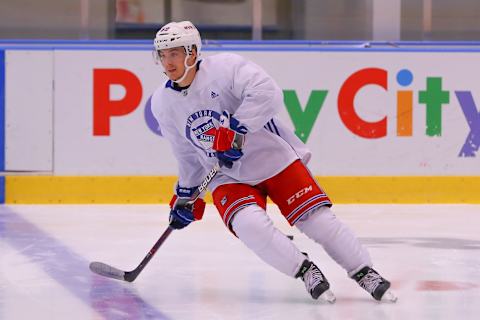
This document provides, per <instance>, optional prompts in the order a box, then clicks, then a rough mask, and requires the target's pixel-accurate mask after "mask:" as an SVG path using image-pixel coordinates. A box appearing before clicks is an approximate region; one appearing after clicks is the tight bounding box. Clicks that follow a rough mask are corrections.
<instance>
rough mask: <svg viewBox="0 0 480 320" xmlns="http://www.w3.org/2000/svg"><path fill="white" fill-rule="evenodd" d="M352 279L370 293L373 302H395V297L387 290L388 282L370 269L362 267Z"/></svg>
mask: <svg viewBox="0 0 480 320" xmlns="http://www.w3.org/2000/svg"><path fill="white" fill-rule="evenodd" d="M352 279H353V280H355V281H356V282H357V283H358V284H359V285H360V287H362V288H363V289H365V290H366V291H367V292H368V293H370V294H371V295H372V297H373V298H374V299H375V300H378V301H387V302H396V301H397V297H396V296H395V295H394V294H393V292H392V291H391V290H389V288H390V282H389V281H387V280H386V279H384V278H383V277H382V276H381V275H380V274H378V272H377V271H375V270H374V269H372V268H370V267H364V268H363V269H362V270H360V271H359V272H357V273H356V274H355V275H354V276H353V277H352Z"/></svg>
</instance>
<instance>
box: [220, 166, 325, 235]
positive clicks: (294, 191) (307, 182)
mask: <svg viewBox="0 0 480 320" xmlns="http://www.w3.org/2000/svg"><path fill="white" fill-rule="evenodd" d="M267 196H269V197H270V199H272V201H273V202H274V203H275V204H276V205H278V207H279V208H280V211H281V212H282V215H283V216H284V217H285V219H287V221H288V223H289V224H290V225H294V224H295V222H297V221H298V220H299V219H300V218H301V217H302V215H303V214H305V213H306V212H308V211H310V210H312V209H314V208H318V207H321V206H332V203H331V201H330V199H329V198H328V196H327V195H326V194H325V192H324V191H323V190H322V189H321V188H320V186H319V185H318V184H317V182H316V181H315V179H314V178H313V177H312V175H311V174H310V172H309V171H308V169H307V168H306V167H305V165H304V164H303V163H302V162H301V161H300V160H297V161H295V162H293V163H292V164H290V165H289V166H288V167H287V168H286V169H284V170H283V171H282V172H280V173H279V174H277V175H276V176H273V177H271V178H270V179H267V180H265V181H263V182H261V183H259V184H257V185H255V186H251V185H248V184H243V183H232V184H224V185H221V186H219V187H217V188H216V189H215V191H214V192H213V202H214V203H215V206H216V207H217V210H218V212H219V213H220V216H221V217H222V219H223V222H224V223H225V225H226V226H227V227H228V228H229V229H230V227H231V226H230V223H231V221H232V218H233V216H234V215H235V213H236V212H237V211H238V210H240V209H242V208H244V207H246V206H249V205H252V204H257V205H258V206H260V207H262V208H263V209H266V206H267Z"/></svg>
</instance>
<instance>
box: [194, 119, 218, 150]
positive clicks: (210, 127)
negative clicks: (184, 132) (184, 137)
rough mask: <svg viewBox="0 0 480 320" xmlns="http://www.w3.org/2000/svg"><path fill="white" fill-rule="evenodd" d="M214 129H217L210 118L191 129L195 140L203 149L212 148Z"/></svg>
mask: <svg viewBox="0 0 480 320" xmlns="http://www.w3.org/2000/svg"><path fill="white" fill-rule="evenodd" d="M216 131H217V129H216V128H215V125H214V124H213V121H212V119H210V120H209V121H207V122H206V123H203V124H201V125H199V126H198V127H196V128H194V129H192V132H193V134H194V135H195V137H196V138H197V141H198V142H200V143H201V144H202V146H203V148H204V149H211V148H212V146H213V139H214V138H215V132H216Z"/></svg>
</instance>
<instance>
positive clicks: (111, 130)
mask: <svg viewBox="0 0 480 320" xmlns="http://www.w3.org/2000/svg"><path fill="white" fill-rule="evenodd" d="M216 53H217V52H204V53H203V55H204V56H208V55H211V54H216ZM237 54H241V55H243V56H245V57H246V58H248V59H251V60H253V61H254V62H255V63H257V64H259V65H260V66H262V67H263V68H264V69H265V70H266V71H267V72H268V73H270V75H272V77H273V78H274V79H275V80H276V81H277V82H278V84H279V86H280V87H281V88H282V90H283V94H284V108H283V110H282V113H281V115H280V116H281V118H282V120H283V121H284V122H285V123H287V124H289V125H290V126H291V128H292V130H294V131H295V132H296V133H297V135H298V136H299V137H300V139H302V140H303V141H304V142H305V143H306V144H307V145H308V146H309V147H310V148H311V149H312V151H313V157H312V160H311V163H310V165H309V166H310V168H311V169H312V171H313V172H314V174H316V175H330V176H332V175H337V176H338V175H339V176H342V175H345V176H377V175H378V176H382V175H393V176H394V175H413V176H415V175H479V174H480V160H479V155H478V149H479V146H480V141H479V139H480V132H479V130H480V114H479V112H478V110H479V107H478V106H477V105H478V104H480V93H479V92H480V87H479V85H478V79H477V75H478V74H480V66H478V63H476V61H478V58H479V55H480V53H474V52H471V53H459V52H455V53H448V52H429V53H426V52H323V51H296V52H291V51H287V52H282V51H242V52H237ZM53 64H54V67H53V70H54V75H53V78H54V84H55V85H54V94H53V101H54V124H53V126H54V128H53V129H54V130H53V132H54V143H53V149H54V153H53V155H54V159H53V163H54V165H53V167H54V171H55V174H60V175H174V174H176V164H175V159H174V158H173V155H172V154H171V152H170V147H169V145H168V143H167V142H166V141H165V140H164V139H162V138H161V137H160V135H159V128H158V124H157V123H156V122H155V120H154V119H153V117H152V115H151V113H150V110H149V98H150V96H151V94H152V93H153V91H154V90H155V89H156V88H157V87H158V86H161V85H163V83H164V81H165V77H164V75H163V73H162V69H161V67H160V66H158V65H155V64H154V62H153V59H152V57H151V52H149V51H143V50H138V51H135V50H132V51H128V50H125V51H122V50H81V51H73V50H65V51H62V50H57V51H55V52H54V57H53ZM7 108H8V106H7Z"/></svg>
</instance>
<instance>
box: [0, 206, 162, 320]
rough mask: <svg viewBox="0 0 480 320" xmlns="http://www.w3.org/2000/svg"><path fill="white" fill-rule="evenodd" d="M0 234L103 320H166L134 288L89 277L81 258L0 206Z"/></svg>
mask: <svg viewBox="0 0 480 320" xmlns="http://www.w3.org/2000/svg"><path fill="white" fill-rule="evenodd" d="M0 231H1V232H0V239H2V241H4V242H6V243H7V244H8V245H10V246H11V247H12V248H14V249H15V250H17V251H18V252H21V254H22V255H24V256H25V257H26V258H28V259H29V260H31V262H32V263H35V264H36V265H38V266H39V267H40V268H41V269H42V270H43V271H44V272H45V273H46V274H48V275H49V276H50V277H51V278H52V279H53V280H55V281H56V282H57V283H59V284H60V285H61V286H62V287H64V288H65V289H67V290H68V291H69V292H70V293H71V294H73V295H74V296H75V297H77V298H78V299H80V300H81V301H82V302H83V303H85V304H87V305H89V306H90V307H91V308H92V309H94V310H95V311H96V312H98V313H99V314H100V315H102V316H103V317H104V318H105V319H109V320H120V319H169V317H167V316H166V315H165V314H163V313H162V312H160V311H159V310H157V309H156V308H155V307H154V306H152V305H150V304H149V303H148V302H146V301H145V300H143V299H142V297H141V296H140V295H139V294H138V293H136V292H135V289H133V288H132V289H131V288H129V286H128V285H123V284H122V283H121V282H118V281H116V280H111V279H106V278H102V277H101V276H97V275H95V274H93V273H92V272H91V271H90V269H89V268H88V265H89V262H88V261H87V260H85V258H83V257H81V256H80V255H78V254H76V253H74V252H72V251H71V250H70V249H69V248H68V247H66V246H65V245H63V244H62V243H61V242H59V241H58V240H56V239H54V238H53V237H51V236H49V235H48V234H46V233H45V232H43V231H41V230H40V229H39V228H38V227H36V226H35V225H34V224H32V223H30V222H28V221H27V220H25V219H24V218H23V217H21V216H20V215H19V214H17V213H16V212H14V211H13V210H12V209H11V208H9V207H8V206H7V207H6V206H0ZM46 294H48V293H46Z"/></svg>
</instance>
